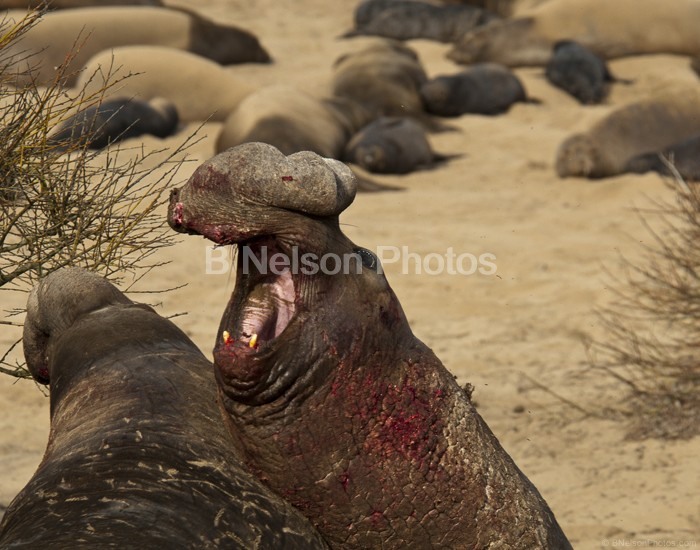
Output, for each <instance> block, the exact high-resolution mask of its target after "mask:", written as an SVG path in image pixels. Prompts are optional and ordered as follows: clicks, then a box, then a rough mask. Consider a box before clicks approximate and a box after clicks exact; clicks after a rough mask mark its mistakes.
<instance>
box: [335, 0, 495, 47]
mask: <svg viewBox="0 0 700 550" xmlns="http://www.w3.org/2000/svg"><path fill="white" fill-rule="evenodd" d="M493 19H497V17H496V15H494V14H493V13H491V12H488V11H486V10H483V9H481V8H477V7H474V6H439V5H435V4H428V3H426V2H420V1H417V0H415V1H410V2H397V1H396V0H365V1H364V2H362V3H361V4H360V5H359V6H357V8H356V9H355V28H354V29H353V30H352V31H350V32H348V33H346V34H345V36H346V37H350V36H362V35H373V36H384V37H386V38H393V39H395V40H411V39H415V38H423V39H427V40H437V41H439V42H454V41H455V40H457V39H458V38H460V37H461V36H462V35H463V34H464V33H465V32H467V31H469V30H471V29H474V28H476V27H478V26H479V25H483V24H484V23H487V22H488V21H491V20H493Z"/></svg>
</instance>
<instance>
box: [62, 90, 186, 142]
mask: <svg viewBox="0 0 700 550" xmlns="http://www.w3.org/2000/svg"><path fill="white" fill-rule="evenodd" d="M177 123H178V116H177V109H176V108H175V105H174V104H173V103H172V102H170V101H168V100H167V99H163V98H154V99H152V100H150V101H142V100H140V99H133V98H117V99H112V100H109V101H105V102H104V103H101V104H100V105H94V106H92V107H88V108H87V109H84V110H82V111H80V112H78V113H76V114H75V115H73V116H72V117H70V118H69V119H67V120H66V121H64V122H63V123H62V124H61V125H60V126H59V127H58V128H57V129H56V131H55V132H54V133H52V134H51V135H50V136H49V142H50V143H52V144H56V145H61V144H67V143H70V144H74V143H76V142H78V143H80V142H82V141H85V142H86V143H85V145H86V146H87V147H88V148H89V149H102V148H103V147H107V145H109V144H110V143H115V142H117V141H121V140H124V139H129V138H133V137H138V136H142V135H144V134H150V135H153V136H156V137H159V138H165V137H168V136H169V135H170V134H172V133H173V132H174V131H175V128H176V127H177Z"/></svg>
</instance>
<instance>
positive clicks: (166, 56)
mask: <svg viewBox="0 0 700 550" xmlns="http://www.w3.org/2000/svg"><path fill="white" fill-rule="evenodd" d="M116 69H120V70H119V73H118V74H117V76H119V75H123V74H124V73H126V74H129V73H132V74H131V76H129V77H128V78H126V79H123V80H121V81H119V82H118V83H117V84H115V85H114V86H112V87H111V88H110V89H109V90H108V91H107V94H108V96H112V97H135V98H138V99H141V100H151V99H153V98H156V97H163V98H166V99H168V100H170V101H172V102H173V103H174V104H175V108H176V109H177V112H178V115H179V117H180V120H181V121H183V122H192V121H203V120H208V119H209V120H213V121H223V120H225V119H226V117H227V116H228V115H229V113H230V112H231V111H233V109H235V108H236V107H237V106H238V104H239V103H240V102H241V100H242V99H243V98H244V97H246V96H247V95H248V94H250V93H252V92H253V91H254V90H255V88H253V87H252V86H251V85H250V84H248V83H247V82H244V81H243V80H241V79H239V78H237V77H236V76H235V75H233V74H231V73H230V72H229V71H226V70H225V69H224V68H223V67H221V66H219V65H217V64H216V63H213V62H212V61H209V60H207V59H204V58H202V57H200V56H198V55H194V54H191V53H189V52H183V51H180V50H175V49H172V48H165V47H162V46H124V47H123V48H115V49H114V50H112V51H107V52H102V53H99V54H97V55H96V56H95V57H93V58H92V59H90V60H89V61H88V62H87V64H86V65H85V68H84V69H83V71H82V73H81V75H80V78H79V79H78V82H77V84H76V89H77V90H82V89H85V91H86V92H87V93H88V94H89V93H94V94H99V93H100V89H101V88H102V87H103V86H104V81H105V78H106V77H107V75H109V74H110V73H112V72H114V70H116ZM112 80H114V78H112Z"/></svg>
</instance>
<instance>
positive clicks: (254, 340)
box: [248, 334, 258, 348]
mask: <svg viewBox="0 0 700 550" xmlns="http://www.w3.org/2000/svg"><path fill="white" fill-rule="evenodd" d="M257 341H258V335H257V334H253V336H251V337H250V342H248V347H251V348H254V347H255V344H256V343H257Z"/></svg>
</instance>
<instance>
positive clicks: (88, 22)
mask: <svg viewBox="0 0 700 550" xmlns="http://www.w3.org/2000/svg"><path fill="white" fill-rule="evenodd" d="M131 45H150V46H164V47H168V48H176V49H179V50H184V51H189V52H191V53H193V54H196V55H199V56H201V57H205V58H208V59H211V60H212V61H214V62H216V63H219V64H222V65H229V64H232V63H245V62H263V63H267V62H269V61H270V56H269V55H268V54H267V52H266V51H265V50H264V49H263V48H262V46H261V45H260V43H259V42H258V40H257V38H256V37H255V36H253V35H252V34H250V33H248V32H247V31H244V30H242V29H239V28H237V27H233V26H230V25H220V24H218V23H214V22H213V21H210V20H208V19H205V18H203V17H201V16H200V15H197V14H196V13H194V12H187V11H184V10H180V9H169V8H158V7H149V6H116V7H97V8H78V9H71V10H59V11H55V12H49V13H46V14H44V15H43V16H42V17H41V18H40V19H39V21H38V22H37V23H36V25H34V26H33V27H32V28H31V29H29V30H28V31H27V32H26V33H25V34H24V35H23V36H22V38H21V39H20V40H18V41H17V43H16V44H13V45H12V46H11V48H10V51H11V52H14V53H19V52H23V53H24V55H26V52H34V55H33V56H32V57H31V58H30V59H29V63H30V64H31V65H32V66H33V65H36V64H37V63H38V64H39V66H38V67H36V69H35V70H34V71H32V74H31V77H32V78H34V79H35V80H36V83H37V84H46V83H48V82H51V81H53V80H54V79H55V78H56V75H57V73H56V67H57V66H59V65H61V64H62V63H64V62H65V61H66V59H67V56H68V54H69V53H71V58H70V62H69V63H68V65H67V74H66V77H65V78H66V82H65V85H66V86H72V85H73V84H74V83H75V79H76V75H75V74H72V73H74V72H75V71H76V70H78V69H79V68H80V67H81V66H82V65H84V64H85V63H86V62H87V61H88V59H90V58H91V57H92V56H94V55H96V54H98V53H99V52H103V51H108V50H110V49H112V48H118V47H120V46H131ZM29 78H30V76H29V75H24V77H19V81H20V82H21V83H25V84H26V83H28V81H29Z"/></svg>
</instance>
